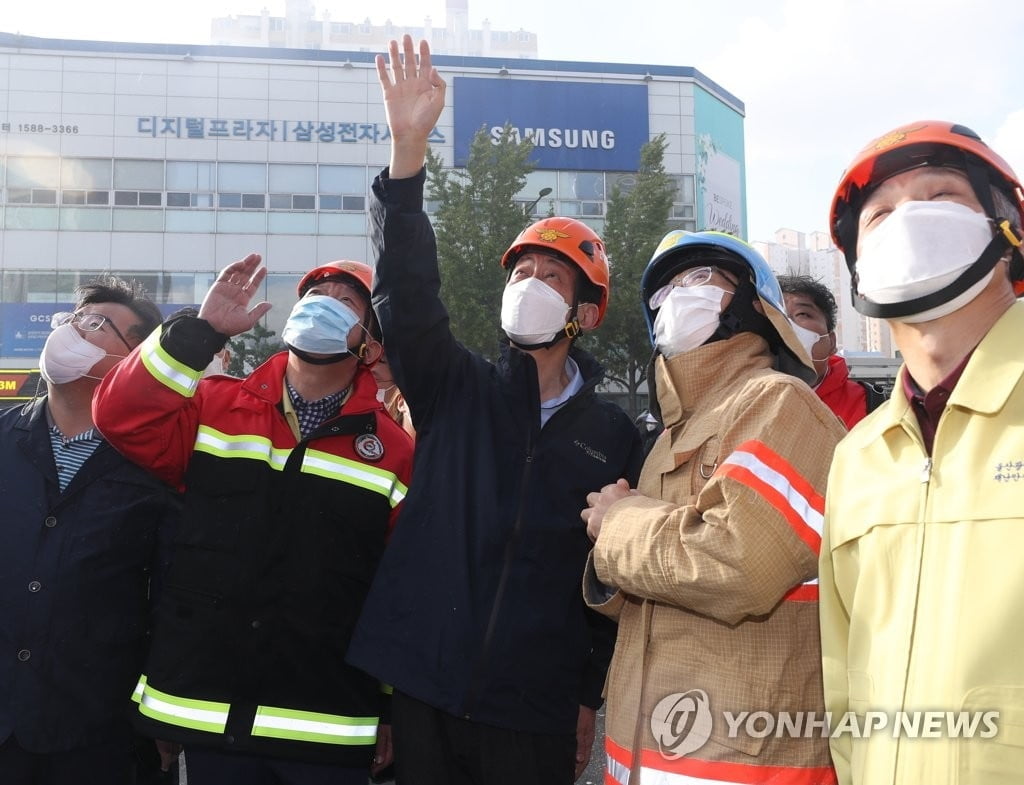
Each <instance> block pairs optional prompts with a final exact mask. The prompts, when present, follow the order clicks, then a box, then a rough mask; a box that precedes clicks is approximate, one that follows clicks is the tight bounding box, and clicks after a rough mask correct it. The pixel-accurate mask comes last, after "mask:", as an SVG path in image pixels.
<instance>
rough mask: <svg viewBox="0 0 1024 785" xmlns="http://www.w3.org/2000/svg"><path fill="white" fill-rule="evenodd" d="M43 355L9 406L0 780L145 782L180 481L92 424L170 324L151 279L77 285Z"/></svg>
mask: <svg viewBox="0 0 1024 785" xmlns="http://www.w3.org/2000/svg"><path fill="white" fill-rule="evenodd" d="M77 295H78V301H77V302H76V304H75V309H74V311H73V312H69V313H58V314H55V315H54V317H53V320H52V322H51V324H52V327H53V331H52V332H51V333H50V336H49V337H48V339H47V341H46V344H45V345H44V347H43V352H42V356H41V357H40V358H39V368H40V372H41V374H42V377H43V379H44V380H45V382H46V394H45V395H42V396H40V397H38V398H35V399H34V400H32V401H30V402H28V403H26V404H24V405H22V406H18V407H14V408H10V409H5V410H3V411H2V412H0V497H2V498H3V500H4V521H5V523H4V525H3V526H2V527H0V663H2V664H0V692H2V693H3V696H4V698H3V700H0V782H3V783H4V785H72V783H73V784H74V785H82V784H83V783H95V785H122V784H123V785H127V784H128V783H129V782H134V781H135V779H134V772H133V768H134V756H133V753H132V733H131V726H130V724H129V722H128V716H129V708H130V706H131V701H130V697H131V691H132V687H133V685H134V683H135V681H136V679H137V675H138V671H139V669H140V668H141V667H142V664H143V657H144V655H145V646H146V643H147V636H148V631H149V610H150V608H149V595H150V581H151V579H155V578H156V577H157V575H158V573H159V571H160V568H161V566H162V564H163V563H165V561H166V559H165V558H164V556H165V554H166V550H165V549H163V548H161V547H159V546H161V545H163V544H165V543H166V542H167V540H168V539H169V533H170V532H169V530H170V528H171V527H172V526H173V525H174V523H175V521H176V520H177V516H178V514H179V507H178V504H177V500H176V498H175V497H174V494H173V492H172V491H171V490H170V489H169V488H167V487H166V486H165V485H164V484H163V483H161V482H160V481H159V480H157V479H156V478H154V477H152V476H150V475H149V474H148V473H147V472H146V471H145V470H143V469H141V468H140V467H138V466H136V465H135V464H133V463H131V462H129V461H128V460H127V459H126V458H124V457H122V456H121V455H120V454H119V453H118V452H117V451H116V450H114V449H113V448H112V447H111V446H110V444H108V443H107V442H106V441H105V440H104V439H103V437H102V436H101V435H100V434H99V433H98V432H97V430H96V429H95V427H94V425H93V420H92V412H91V404H92V397H93V392H94V391H95V389H96V387H97V385H98V384H99V383H100V380H101V379H103V378H104V377H105V376H106V375H107V373H108V372H109V371H110V370H111V369H112V368H113V367H114V366H115V365H116V364H117V363H119V362H121V360H122V359H123V358H124V357H125V356H126V355H127V354H129V353H130V352H131V351H132V350H133V349H134V348H135V347H136V346H137V345H138V344H139V343H140V342H141V341H142V340H143V339H144V338H145V337H146V336H147V335H148V334H149V333H150V331H152V330H153V328H155V327H156V326H157V325H158V324H159V323H160V312H159V310H158V309H157V307H156V306H155V305H153V303H152V302H150V301H149V300H147V299H146V298H145V297H143V296H142V292H141V289H140V288H139V287H138V286H137V285H135V284H133V283H129V282H126V281H122V280H119V279H117V278H113V277H110V278H100V279H97V280H96V281H94V282H92V283H89V284H86V285H83V286H80V287H79V288H78V290H77Z"/></svg>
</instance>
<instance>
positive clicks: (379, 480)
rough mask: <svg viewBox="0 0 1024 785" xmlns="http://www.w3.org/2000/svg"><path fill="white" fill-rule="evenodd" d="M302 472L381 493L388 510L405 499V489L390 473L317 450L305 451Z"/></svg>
mask: <svg viewBox="0 0 1024 785" xmlns="http://www.w3.org/2000/svg"><path fill="white" fill-rule="evenodd" d="M302 471H304V472H307V473H309V474H315V475H317V476H319V477H326V478H328V479H332V480H341V481H343V482H348V483H351V484H352V485H358V486H359V487H360V488H365V489H367V490H369V491H375V492H376V493H380V494H383V495H384V496H386V497H387V499H388V501H389V502H390V503H391V506H392V507H395V506H397V505H398V503H399V502H400V501H402V499H404V498H405V493H406V491H407V490H408V489H407V488H406V487H405V485H403V484H402V483H401V481H399V479H398V477H397V476H396V475H395V474H394V473H393V472H389V471H385V470H384V469H376V468H374V467H372V466H367V465H366V464H364V463H359V462H358V461H353V460H349V459H348V458H341V457H339V456H337V455H331V454H330V453H326V452H321V451H320V450H306V454H305V455H304V456H303V458H302Z"/></svg>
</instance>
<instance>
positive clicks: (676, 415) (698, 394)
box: [655, 333, 772, 427]
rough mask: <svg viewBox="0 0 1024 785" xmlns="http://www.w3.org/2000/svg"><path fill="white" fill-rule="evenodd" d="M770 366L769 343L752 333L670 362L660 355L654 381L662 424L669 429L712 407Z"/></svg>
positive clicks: (690, 352) (713, 344) (700, 349)
mask: <svg viewBox="0 0 1024 785" xmlns="http://www.w3.org/2000/svg"><path fill="white" fill-rule="evenodd" d="M771 367H772V355H771V352H769V350H768V344H767V342H766V341H765V340H764V338H762V337H761V336H760V335H755V334H754V333H739V334H738V335H734V336H733V337H732V338H729V339H728V340H725V341H715V342H714V343H709V344H705V345H704V346H700V347H698V348H696V349H694V350H693V351H689V352H683V353H682V354H678V355H676V356H675V357H673V358H671V359H665V358H664V357H663V356H661V355H659V356H658V357H657V358H656V360H655V379H656V382H657V392H658V405H659V406H660V407H661V416H662V422H664V423H665V426H666V427H671V426H673V425H675V424H676V423H678V422H681V421H682V420H685V419H688V418H689V417H690V415H691V414H692V413H693V412H694V411H697V410H704V409H709V408H714V406H716V405H717V404H718V403H719V402H721V401H722V400H723V399H724V398H726V397H728V396H729V395H731V393H732V392H734V388H735V386H736V383H737V382H739V381H740V380H742V379H745V378H747V377H749V376H750V375H751V374H752V373H754V372H757V371H761V370H770V369H771Z"/></svg>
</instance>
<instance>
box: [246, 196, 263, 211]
mask: <svg viewBox="0 0 1024 785" xmlns="http://www.w3.org/2000/svg"><path fill="white" fill-rule="evenodd" d="M265 203H266V196H264V195H263V194H242V209H243V210H262V209H263V208H264V205H265Z"/></svg>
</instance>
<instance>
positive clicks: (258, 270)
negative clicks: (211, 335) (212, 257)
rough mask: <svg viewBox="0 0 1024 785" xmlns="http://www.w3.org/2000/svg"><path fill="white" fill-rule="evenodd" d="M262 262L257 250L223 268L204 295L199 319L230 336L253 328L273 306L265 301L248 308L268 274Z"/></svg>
mask: <svg viewBox="0 0 1024 785" xmlns="http://www.w3.org/2000/svg"><path fill="white" fill-rule="evenodd" d="M261 261H262V257H261V256H260V255H259V254H258V253H251V254H249V255H248V256H246V257H245V258H244V259H242V260H241V261H238V262H232V263H231V264H229V265H228V266H227V267H225V268H224V269H223V270H221V271H220V275H218V276H217V280H216V281H214V282H213V286H211V287H210V291H208V292H207V293H206V297H204V298H203V304H202V305H201V306H200V307H199V318H200V319H206V321H208V322H209V323H210V326H211V327H212V328H213V329H214V330H216V331H217V332H219V333H222V334H224V335H227V336H233V335H239V334H240V333H244V332H247V331H249V330H251V329H252V328H253V326H254V325H255V324H256V322H258V321H259V320H260V319H261V318H262V317H263V315H264V314H265V313H266V312H267V311H269V310H270V309H271V307H272V306H271V305H270V303H268V302H262V301H261V302H258V303H256V305H254V306H252V307H251V308H250V307H249V303H250V301H251V300H252V298H253V296H254V295H255V294H256V292H258V291H259V288H260V284H261V283H263V279H264V278H266V277H267V268H266V267H262V266H261V265H260V262H261Z"/></svg>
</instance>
